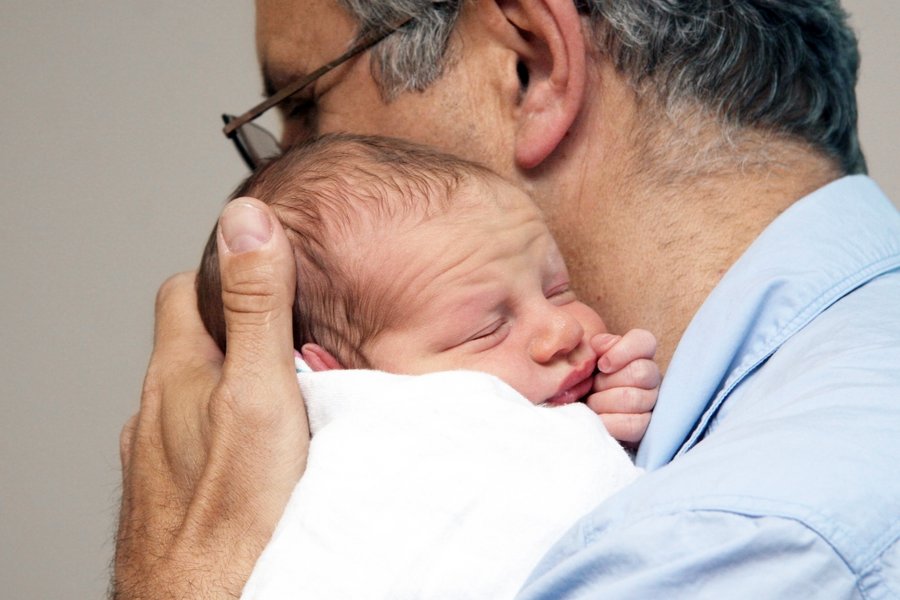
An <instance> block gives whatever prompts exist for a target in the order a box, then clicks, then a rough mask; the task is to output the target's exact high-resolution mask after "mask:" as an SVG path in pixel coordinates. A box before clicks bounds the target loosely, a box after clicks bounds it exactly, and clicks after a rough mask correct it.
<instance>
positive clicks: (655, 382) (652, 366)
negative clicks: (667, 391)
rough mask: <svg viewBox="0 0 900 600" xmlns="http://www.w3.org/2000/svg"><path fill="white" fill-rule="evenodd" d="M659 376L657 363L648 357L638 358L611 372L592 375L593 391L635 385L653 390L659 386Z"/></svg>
mask: <svg viewBox="0 0 900 600" xmlns="http://www.w3.org/2000/svg"><path fill="white" fill-rule="evenodd" d="M660 380H661V377H660V374H659V365H657V364H656V363H655V362H654V361H652V360H650V359H649V358H639V359H637V360H633V361H631V362H630V363H628V364H626V365H625V366H624V367H623V368H621V369H619V370H618V371H614V372H612V373H609V374H607V373H598V374H597V375H595V376H594V391H595V392H602V391H604V390H610V389H613V388H625V387H636V388H641V389H644V390H653V389H655V388H658V387H659V383H660Z"/></svg>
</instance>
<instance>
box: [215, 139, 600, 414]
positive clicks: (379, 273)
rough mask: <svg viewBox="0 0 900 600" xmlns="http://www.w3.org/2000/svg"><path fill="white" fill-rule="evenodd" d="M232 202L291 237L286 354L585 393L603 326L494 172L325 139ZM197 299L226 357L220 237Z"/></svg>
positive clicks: (277, 165)
mask: <svg viewBox="0 0 900 600" xmlns="http://www.w3.org/2000/svg"><path fill="white" fill-rule="evenodd" d="M235 196H236V197H237V196H253V197H256V198H259V199H260V200H262V201H263V202H266V203H267V204H269V205H271V206H272V208H273V210H274V212H275V214H276V215H277V217H278V219H279V220H280V221H281V223H282V225H283V226H284V228H285V231H286V232H287V236H288V239H289V240H290V242H291V244H292V246H293V248H294V257H295V260H296V262H297V288H298V291H297V297H296V301H295V304H294V343H295V347H296V348H298V349H299V350H301V353H302V354H303V356H304V358H306V359H307V362H309V363H310V364H311V365H313V366H314V368H326V367H337V366H341V367H353V368H377V369H382V370H386V371H391V372H398V373H411V374H415V373H425V372H430V371H438V370H447V369H471V370H480V371H486V372H489V373H492V374H494V375H497V376H499V377H500V378H501V379H503V380H505V381H506V382H507V383H508V384H510V385H511V386H512V387H514V388H516V389H517V390H518V391H519V392H521V393H522V394H523V395H525V396H526V397H528V398H529V399H530V400H532V401H533V402H536V403H540V402H545V401H548V400H550V401H553V402H560V403H561V402H568V401H572V400H574V399H577V397H580V396H583V395H584V394H585V393H587V391H588V388H589V387H590V386H589V381H590V375H591V374H592V373H593V370H594V363H595V362H596V354H595V353H594V351H593V350H592V349H591V347H590V344H589V340H590V338H591V337H592V336H593V335H595V334H597V333H601V332H603V331H605V328H604V326H603V323H602V321H600V318H599V317H598V316H597V315H596V313H595V312H594V311H593V310H591V309H590V308H588V307H587V306H585V305H584V304H582V303H580V302H578V301H577V300H576V299H575V297H574V294H573V293H572V291H571V290H570V287H569V281H568V274H567V272H566V269H565V264H564V262H563V259H562V257H561V256H560V254H559V251H558V250H557V248H556V244H555V242H554V241H553V238H552V237H551V236H550V233H549V231H548V230H547V227H546V225H545V224H544V222H543V219H542V217H541V214H540V212H539V211H538V209H537V208H536V207H535V205H534V204H533V203H532V202H531V201H530V200H529V199H528V197H527V196H526V195H525V194H524V193H523V192H521V191H520V190H518V189H516V188H515V187H513V186H511V185H510V184H508V183H506V182H505V181H504V180H502V179H501V178H500V177H498V176H497V175H495V174H494V173H492V172H491V171H489V170H487V169H485V168H483V167H480V166H478V165H476V164H473V163H470V162H467V161H463V160H461V159H458V158H455V157H452V156H448V155H445V154H441V153H438V152H435V151H432V150H429V149H426V148H423V147H420V146H416V145H413V144H409V143H406V142H401V141H397V140H390V139H385V138H370V137H360V136H349V135H337V136H326V137H323V138H319V139H318V140H314V141H312V142H309V143H307V144H305V145H302V146H300V147H297V148H293V149H291V150H290V151H289V152H287V153H286V154H285V156H284V157H281V158H279V159H277V160H275V161H273V162H271V163H269V164H268V165H266V166H265V167H263V168H262V169H261V170H259V171H257V172H256V173H254V175H253V176H252V177H251V178H250V179H248V180H247V182H245V184H244V185H242V186H241V187H240V188H239V189H238V190H237V192H236V193H235ZM197 287H198V299H199V304H200V312H201V315H202V316H203V319H204V323H205V324H206V326H207V329H209V331H210V332H211V334H212V335H213V337H214V339H215V340H216V341H217V343H218V344H219V346H220V347H222V348H223V349H224V344H225V331H224V317H223V314H222V300H221V287H220V283H219V275H218V258H217V254H216V238H215V231H214V232H213V235H212V236H211V237H210V241H209V243H208V244H207V248H206V251H205V253H204V258H203V262H202V264H201V269H200V274H199V276H198V280H197ZM586 382H587V383H586ZM582 388H585V389H582Z"/></svg>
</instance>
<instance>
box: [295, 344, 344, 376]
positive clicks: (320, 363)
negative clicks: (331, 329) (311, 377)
mask: <svg viewBox="0 0 900 600" xmlns="http://www.w3.org/2000/svg"><path fill="white" fill-rule="evenodd" d="M300 358H302V359H303V360H304V362H306V364H308V365H309V368H310V369H312V370H313V371H332V370H334V369H343V368H344V367H343V366H342V365H341V363H340V362H338V359H336V358H335V357H334V356H333V355H332V354H331V352H329V351H328V350H326V349H325V348H323V347H322V346H320V345H318V344H303V346H302V347H301V348H300Z"/></svg>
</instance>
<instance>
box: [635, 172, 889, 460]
mask: <svg viewBox="0 0 900 600" xmlns="http://www.w3.org/2000/svg"><path fill="white" fill-rule="evenodd" d="M898 267H900V213H898V212H897V209H896V208H895V207H894V206H893V205H892V204H891V202H890V201H889V200H888V199H887V198H886V197H885V196H884V194H883V193H882V192H881V190H880V189H879V188H878V186H877V184H875V182H874V181H872V180H871V179H869V178H868V177H865V176H861V175H856V176H848V177H844V178H842V179H839V180H837V181H834V182H832V183H830V184H829V185H827V186H825V187H823V188H821V189H819V190H817V191H815V192H813V193H812V194H810V195H809V196H806V197H804V198H802V199H801V200H799V201H797V202H795V203H794V204H793V205H792V206H791V207H790V208H789V209H788V210H786V211H785V212H784V213H782V214H781V215H780V216H779V217H778V218H777V219H775V220H774V221H773V222H772V223H771V224H770V225H769V226H768V227H767V228H766V229H765V230H764V231H763V233H762V234H761V235H760V236H759V237H758V238H757V239H756V240H755V241H754V242H753V244H751V246H750V247H749V248H748V249H747V251H746V252H745V253H744V254H743V255H742V256H741V258H740V259H738V261H737V262H736V263H735V264H734V265H733V266H732V267H731V269H729V270H728V272H727V273H726V274H725V276H724V277H723V278H722V280H721V281H720V282H719V284H718V285H717V286H716V287H715V289H714V290H713V291H712V293H711V294H710V295H709V297H708V298H707V299H706V301H705V302H704V303H703V305H702V306H701V307H700V310H699V311H698V312H697V314H696V315H695V316H694V318H693V320H692V321H691V323H690V325H688V328H687V329H686V331H685V333H684V336H683V337H682V339H681V341H680V342H679V344H678V347H677V348H676V350H675V354H674V355H673V357H672V362H671V363H670V365H669V369H668V372H667V373H666V376H665V379H664V381H663V384H662V387H661V389H660V396H659V401H658V402H657V405H656V409H655V411H654V414H653V418H652V420H651V422H650V427H649V428H648V430H647V434H646V436H645V437H644V441H643V442H642V443H641V447H640V450H639V452H638V455H637V463H638V465H639V466H643V467H645V468H648V469H653V468H657V467H660V466H662V465H664V464H665V463H667V462H669V461H670V460H671V459H672V458H673V457H675V456H676V455H677V454H680V453H682V452H686V451H687V450H689V449H690V448H691V447H692V446H693V445H694V444H695V443H696V442H697V441H698V440H699V439H700V438H701V437H702V434H703V432H704V430H705V428H706V426H707V423H708V422H709V419H710V418H711V417H712V415H713V414H714V413H715V411H716V410H717V409H718V407H719V406H720V405H721V403H722V402H723V401H724V400H725V398H726V397H727V395H728V393H729V392H730V391H731V390H732V389H734V388H735V387H736V386H737V385H738V383H740V382H741V380H742V379H743V378H744V377H746V376H747V375H748V374H749V373H750V372H752V371H753V369H755V368H756V367H757V366H759V365H760V364H761V363H762V362H763V361H765V360H766V359H767V358H768V357H769V356H770V355H771V354H772V353H773V352H774V351H775V350H776V349H777V348H778V347H779V346H781V344H783V343H784V342H785V340H787V339H788V338H789V337H790V336H792V335H793V334H794V333H796V332H797V331H799V330H800V329H801V328H803V327H804V326H805V325H806V324H808V323H809V322H810V321H811V320H812V319H814V318H815V317H816V316H817V315H818V314H819V313H821V312H822V311H823V310H825V309H826V308H827V307H828V306H830V305H831V304H832V303H834V302H835V301H836V300H838V299H839V298H841V297H842V296H844V295H846V294H847V293H849V292H850V291H852V290H853V289H855V288H856V287H859V286H860V285H862V284H864V283H866V282H867V281H869V280H871V279H873V278H874V277H877V276H878V275H880V274H882V273H885V272H887V271H890V270H893V269H896V268H898Z"/></svg>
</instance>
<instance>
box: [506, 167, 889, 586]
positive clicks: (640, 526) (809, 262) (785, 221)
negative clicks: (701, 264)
mask: <svg viewBox="0 0 900 600" xmlns="http://www.w3.org/2000/svg"><path fill="white" fill-rule="evenodd" d="M670 461H671V462H670ZM638 463H639V464H641V465H642V466H645V467H647V468H648V469H650V470H651V472H649V473H648V474H646V475H645V476H643V477H642V478H640V479H639V480H638V481H637V482H636V483H634V484H632V485H631V486H630V487H629V488H627V489H626V490H624V491H623V492H620V493H619V494H617V495H615V496H614V497H613V498H611V499H610V500H608V501H606V502H604V503H603V504H601V505H600V506H599V507H597V508H596V509H595V510H594V511H592V512H591V513H590V514H588V515H587V516H586V517H585V518H583V519H582V520H581V521H579V523H578V524H577V525H576V526H575V527H574V528H573V529H572V530H571V531H570V532H569V533H568V534H567V535H566V537H564V538H563V540H561V541H560V542H559V543H558V544H557V545H556V547H555V548H554V549H552V550H551V551H550V552H549V553H548V554H547V556H546V557H545V558H544V559H543V561H542V562H541V563H540V564H539V565H538V567H537V569H536V570H535V571H534V573H533V574H532V576H531V579H530V581H529V583H528V584H526V587H525V589H524V590H523V591H522V592H521V593H520V599H521V600H526V599H527V600H533V599H537V598H540V599H543V600H550V599H553V600H557V599H561V598H567V599H570V598H584V599H587V598H591V599H595V598H596V599H603V600H607V599H610V598H628V599H632V598H638V599H641V598H651V599H655V598H667V599H668V598H728V599H740V598H751V599H753V600H760V599H767V598H791V599H793V598H828V599H832V598H871V599H875V598H900V541H898V540H900V213H898V211H897V209H896V208H894V206H893V205H892V204H891V203H890V202H889V201H888V200H887V199H886V198H885V197H884V195H883V194H882V193H881V191H880V190H879V189H878V187H877V186H876V184H875V183H874V182H872V180H870V179H868V178H867V177H863V176H854V177H845V178H843V179H841V180H838V181H836V182H834V183H832V184H830V185H828V186H826V187H824V188H822V189H820V190H818V191H816V192H815V193H813V194H811V195H809V196H807V197H806V198H803V199H802V200H800V201H798V202H797V203H795V204H794V205H793V206H791V208H790V209H788V210H787V211H785V212H784V213H783V214H782V215H781V216H780V217H778V219H776V220H775V221H774V222H773V223H772V224H771V225H770V226H769V227H768V228H767V229H766V230H765V231H764V232H763V233H762V235H761V236H760V237H759V238H758V239H757V240H756V241H755V242H754V243H753V244H752V245H751V247H750V248H749V249H748V250H747V251H746V252H745V254H744V255H743V256H742V257H741V258H740V260H738V262H737V263H735V265H734V266H733V267H732V268H731V269H730V270H729V271H728V273H726V275H725V277H724V278H723V279H722V281H721V282H720V283H719V285H718V286H717V287H716V288H715V290H714V291H713V292H712V294H711V295H710V296H709V298H708V299H707V301H706V302H705V303H704V304H703V306H702V307H701V309H700V310H699V311H698V313H697V314H696V316H695V317H694V319H693V321H692V322H691V324H690V326H689V327H688V329H687V330H686V332H685V334H684V337H683V338H682V340H681V342H680V344H679V345H678V348H677V350H676V352H675V355H674V357H673V359H672V362H671V364H670V367H669V370H668V372H667V374H666V377H665V381H664V382H663V386H662V389H661V392H660V397H659V402H658V403H657V407H656V411H655V413H654V415H653V419H652V422H651V424H650V428H649V430H648V431H647V435H646V437H645V439H644V442H643V443H642V445H641V449H640V452H639V453H638Z"/></svg>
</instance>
